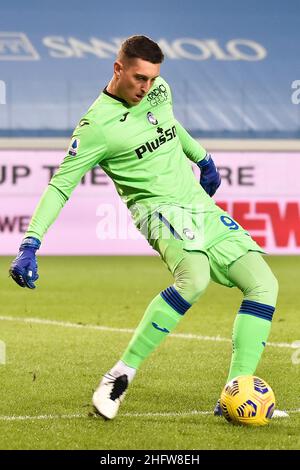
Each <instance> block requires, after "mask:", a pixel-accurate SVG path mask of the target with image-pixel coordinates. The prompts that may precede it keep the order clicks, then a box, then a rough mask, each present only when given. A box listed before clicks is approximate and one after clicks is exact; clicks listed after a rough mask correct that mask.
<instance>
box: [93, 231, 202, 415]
mask: <svg viewBox="0 0 300 470" xmlns="http://www.w3.org/2000/svg"><path fill="white" fill-rule="evenodd" d="M159 251H160V253H161V254H162V257H163V260H164V261H165V263H166V264H167V266H168V268H169V269H170V271H171V272H172V274H173V276H174V281H175V282H174V284H173V285H171V286H169V287H168V288H167V289H164V290H163V291H162V292H160V293H159V294H158V295H157V296H156V297H155V298H154V299H153V300H152V302H151V303H150V304H149V306H148V307H147V309H146V311H145V314H144V316H143V318H142V320H141V322H140V323H139V325H138V327H137V329H136V331H135V333H134V335H133V337H132V339H131V341H130V343H129V345H128V347H127V348H126V350H125V352H124V354H123V355H122V357H121V360H120V361H118V362H117V364H116V365H115V366H114V367H113V368H112V369H111V370H110V371H109V372H108V373H107V374H106V375H105V376H104V378H103V380H102V381H101V383H100V385H99V387H98V388H97V390H96V392H95V393H94V395H93V403H94V406H95V407H96V409H97V410H98V411H99V413H100V414H101V415H102V416H104V417H106V418H108V419H112V418H114V417H115V416H116V414H117V411H118V408H119V405H120V401H121V400H122V399H123V398H124V395H125V390H126V388H127V386H128V384H129V383H130V382H131V381H132V380H133V378H134V376H135V372H136V370H137V369H138V368H139V367H140V365H141V364H142V362H143V361H144V360H145V359H146V358H147V357H148V356H149V355H150V354H151V353H152V352H153V351H154V350H155V349H156V348H157V347H158V346H159V345H160V344H161V342H162V341H163V340H164V339H165V338H166V336H167V335H168V334H169V333H171V332H172V331H173V330H174V329H175V328H176V326H177V324H178V323H179V321H180V320H181V318H182V317H183V315H184V314H185V313H186V311H187V310H188V309H189V308H190V307H191V306H192V304H193V303H195V302H196V301H197V299H198V298H199V297H200V296H201V294H202V293H203V292H204V290H205V289H206V287H207V285H208V283H209V280H210V267H209V262H208V258H207V256H206V255H205V254H204V253H201V252H187V251H185V250H183V248H182V245H181V244H180V241H177V240H176V241H175V240H174V241H171V242H169V243H167V245H166V242H165V241H164V240H162V241H161V246H160V249H159Z"/></svg>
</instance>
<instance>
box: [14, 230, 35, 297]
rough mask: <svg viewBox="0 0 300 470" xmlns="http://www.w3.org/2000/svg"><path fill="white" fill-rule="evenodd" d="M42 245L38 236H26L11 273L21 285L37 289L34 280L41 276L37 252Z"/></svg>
mask: <svg viewBox="0 0 300 470" xmlns="http://www.w3.org/2000/svg"><path fill="white" fill-rule="evenodd" d="M40 246H41V242H40V240H38V239H37V238H34V237H28V238H24V240H23V241H22V243H21V246H20V248H19V254H18V256H17V257H16V258H15V259H14V260H13V262H12V263H11V266H10V270H9V274H10V276H11V277H12V278H13V280H14V281H15V282H16V283H17V284H19V286H21V287H28V288H29V289H35V285H34V282H35V281H36V280H37V279H38V277H39V275H38V273H37V269H38V267H37V260H36V255H35V252H36V250H38V249H39V247H40Z"/></svg>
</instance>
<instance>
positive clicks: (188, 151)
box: [176, 121, 206, 163]
mask: <svg viewBox="0 0 300 470" xmlns="http://www.w3.org/2000/svg"><path fill="white" fill-rule="evenodd" d="M176 131H177V135H178V137H179V140H180V142H181V145H182V148H183V151H184V153H185V155H186V156H187V157H188V158H189V159H190V160H192V161H193V162H194V163H198V162H200V161H201V160H203V158H205V155H206V150H205V149H204V148H203V147H202V146H201V145H200V144H199V143H198V142H197V141H196V140H195V139H193V137H192V136H190V134H189V133H188V132H187V131H186V130H185V129H184V127H182V125H181V124H180V123H179V122H178V121H176Z"/></svg>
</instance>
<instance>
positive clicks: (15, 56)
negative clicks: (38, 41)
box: [0, 32, 40, 60]
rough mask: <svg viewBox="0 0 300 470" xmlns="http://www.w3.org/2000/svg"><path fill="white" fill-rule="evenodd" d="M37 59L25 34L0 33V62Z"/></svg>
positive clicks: (37, 56) (36, 54) (35, 52)
mask: <svg viewBox="0 0 300 470" xmlns="http://www.w3.org/2000/svg"><path fill="white" fill-rule="evenodd" d="M39 58H40V56H39V55H38V53H37V51H36V50H35V48H34V47H33V45H32V44H31V42H30V41H29V39H28V37H27V36H26V34H24V33H10V32H8V33H5V32H0V60H39Z"/></svg>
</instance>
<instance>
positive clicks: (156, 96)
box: [147, 83, 168, 106]
mask: <svg viewBox="0 0 300 470" xmlns="http://www.w3.org/2000/svg"><path fill="white" fill-rule="evenodd" d="M167 99H168V92H167V88H166V87H165V85H163V84H162V83H161V84H160V85H159V86H158V87H156V88H153V90H152V91H150V92H149V93H148V95H147V100H148V101H149V103H150V104H151V106H157V105H159V104H161V103H164V102H165V101H167Z"/></svg>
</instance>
